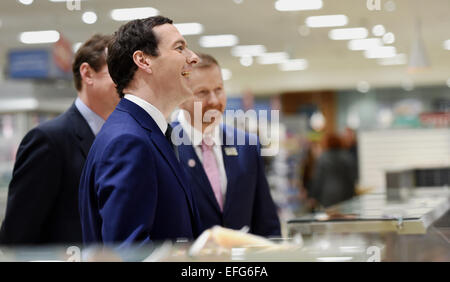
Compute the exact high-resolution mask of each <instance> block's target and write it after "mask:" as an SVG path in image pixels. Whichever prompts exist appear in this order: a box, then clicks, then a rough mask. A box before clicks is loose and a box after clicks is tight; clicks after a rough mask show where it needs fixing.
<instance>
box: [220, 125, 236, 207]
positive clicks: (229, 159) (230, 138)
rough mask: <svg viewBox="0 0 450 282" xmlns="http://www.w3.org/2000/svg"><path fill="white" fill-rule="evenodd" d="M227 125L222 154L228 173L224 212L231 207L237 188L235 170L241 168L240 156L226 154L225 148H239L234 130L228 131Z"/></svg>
mask: <svg viewBox="0 0 450 282" xmlns="http://www.w3.org/2000/svg"><path fill="white" fill-rule="evenodd" d="M227 130H228V129H227V127H226V126H223V129H222V132H223V136H222V141H223V143H222V156H223V165H224V167H225V172H226V174H227V192H226V195H225V206H224V208H223V210H224V212H225V211H227V210H228V209H229V206H230V204H231V203H232V197H233V193H234V192H235V188H236V186H237V185H236V181H237V180H238V179H237V178H236V173H234V171H235V170H237V169H239V162H238V156H231V155H227V154H226V150H225V148H233V147H234V148H236V150H238V146H236V145H235V144H236V138H235V136H234V135H233V134H232V132H231V133H230V132H228V134H227Z"/></svg>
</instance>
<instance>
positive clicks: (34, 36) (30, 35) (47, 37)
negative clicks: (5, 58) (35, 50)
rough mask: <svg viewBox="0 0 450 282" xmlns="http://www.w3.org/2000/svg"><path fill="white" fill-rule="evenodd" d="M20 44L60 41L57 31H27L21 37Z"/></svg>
mask: <svg viewBox="0 0 450 282" xmlns="http://www.w3.org/2000/svg"><path fill="white" fill-rule="evenodd" d="M19 39H20V42H22V43H25V44H41V43H53V42H56V41H58V40H59V32H57V31H56V30H42V31H26V32H22V33H20V35H19Z"/></svg>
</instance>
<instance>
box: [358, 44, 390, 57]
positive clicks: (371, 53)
mask: <svg viewBox="0 0 450 282" xmlns="http://www.w3.org/2000/svg"><path fill="white" fill-rule="evenodd" d="M364 56H365V57H366V58H367V59H382V58H392V57H395V56H397V50H396V49H395V47H392V46H382V47H377V48H372V49H369V50H366V51H365V52H364Z"/></svg>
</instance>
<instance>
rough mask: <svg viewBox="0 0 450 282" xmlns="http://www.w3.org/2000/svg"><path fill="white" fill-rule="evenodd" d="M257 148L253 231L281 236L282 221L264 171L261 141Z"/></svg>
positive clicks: (267, 235)
mask: <svg viewBox="0 0 450 282" xmlns="http://www.w3.org/2000/svg"><path fill="white" fill-rule="evenodd" d="M252 147H254V146H252ZM256 148H257V149H256V150H255V151H256V156H255V158H256V159H255V162H256V165H257V182H256V192H255V202H254V207H253V219H252V226H251V232H252V233H254V234H257V235H261V236H266V237H269V236H281V230H280V221H279V219H278V215H277V210H276V207H275V204H274V202H273V199H272V196H271V195H270V188H269V184H268V183H267V178H266V174H265V171H264V163H263V160H262V158H261V157H260V152H261V149H260V145H259V142H258V145H257V146H256Z"/></svg>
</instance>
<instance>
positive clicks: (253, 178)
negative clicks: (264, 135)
mask: <svg viewBox="0 0 450 282" xmlns="http://www.w3.org/2000/svg"><path fill="white" fill-rule="evenodd" d="M177 126H179V127H177ZM173 127H174V132H175V134H179V135H178V136H179V137H180V138H182V139H181V140H185V141H187V140H189V139H187V138H186V137H185V136H184V132H183V130H182V129H181V125H179V122H175V123H173ZM177 129H180V130H177ZM222 132H223V134H222V140H223V143H222V144H224V145H222V155H223V161H224V166H225V171H226V175H227V191H226V196H225V202H224V208H223V212H221V211H220V208H219V204H218V203H217V200H216V198H215V196H214V193H213V190H212V188H211V184H210V182H209V180H208V177H207V175H206V173H205V171H204V169H203V165H202V163H201V162H200V160H199V159H198V157H197V154H196V153H195V150H194V147H193V146H192V145H186V143H183V144H181V145H180V146H178V153H179V157H180V163H181V164H182V166H183V167H184V169H185V171H186V175H188V178H189V184H190V185H191V188H192V190H193V192H194V195H195V198H196V200H197V204H198V210H199V214H200V219H201V222H202V224H203V225H202V230H205V229H208V228H210V227H212V226H214V225H221V226H224V227H227V228H231V229H241V228H242V227H244V226H248V227H249V228H250V233H253V234H257V235H261V236H280V235H281V234H280V233H281V232H280V222H279V219H278V215H277V212H276V207H275V204H274V202H273V200H272V197H271V195H270V189H269V185H268V183H267V179H266V176H265V172H264V164H263V162H262V159H261V157H260V145H259V142H258V140H257V137H256V136H255V135H251V134H247V133H245V132H243V131H241V130H237V129H235V128H232V127H228V126H223V127H222ZM238 136H239V137H238ZM241 138H242V140H243V138H245V140H246V143H245V144H247V145H237V144H238V143H237V141H238V140H241ZM250 140H251V141H250ZM233 144H234V145H233ZM249 144H254V145H249ZM232 147H234V148H236V151H237V153H238V155H237V156H233V155H232V154H230V153H229V150H227V149H226V148H232ZM231 150H233V149H231ZM227 151H228V154H227ZM192 160H194V162H193V161H192ZM189 163H190V164H191V166H190V165H189ZM194 163H195V165H194V166H193V167H192V164H194Z"/></svg>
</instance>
